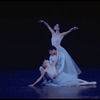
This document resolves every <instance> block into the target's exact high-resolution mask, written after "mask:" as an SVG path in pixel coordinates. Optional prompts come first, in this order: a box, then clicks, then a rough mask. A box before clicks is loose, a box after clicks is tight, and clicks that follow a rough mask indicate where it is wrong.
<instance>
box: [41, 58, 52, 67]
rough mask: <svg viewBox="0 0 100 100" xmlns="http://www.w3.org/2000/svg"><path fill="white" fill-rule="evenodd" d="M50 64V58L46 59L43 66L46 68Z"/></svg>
mask: <svg viewBox="0 0 100 100" xmlns="http://www.w3.org/2000/svg"><path fill="white" fill-rule="evenodd" d="M48 65H50V63H49V60H44V61H43V64H42V66H43V67H44V68H47V67H48Z"/></svg>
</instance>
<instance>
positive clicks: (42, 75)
mask: <svg viewBox="0 0 100 100" xmlns="http://www.w3.org/2000/svg"><path fill="white" fill-rule="evenodd" d="M45 73H46V71H45V70H44V72H43V73H42V74H41V76H40V77H39V78H38V79H37V80H36V81H35V82H34V83H33V84H31V85H29V86H34V85H36V84H37V83H38V82H39V81H40V80H41V79H42V78H43V77H44V75H45Z"/></svg>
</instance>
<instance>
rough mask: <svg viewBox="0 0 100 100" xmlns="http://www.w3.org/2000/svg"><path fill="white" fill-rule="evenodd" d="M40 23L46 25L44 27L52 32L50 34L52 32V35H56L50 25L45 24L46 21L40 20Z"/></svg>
mask: <svg viewBox="0 0 100 100" xmlns="http://www.w3.org/2000/svg"><path fill="white" fill-rule="evenodd" d="M38 22H40V23H44V25H45V26H46V27H47V28H48V29H49V30H50V32H51V33H52V34H54V33H55V32H54V30H53V29H52V28H51V27H50V25H49V24H48V23H47V22H45V21H44V20H39V21H38Z"/></svg>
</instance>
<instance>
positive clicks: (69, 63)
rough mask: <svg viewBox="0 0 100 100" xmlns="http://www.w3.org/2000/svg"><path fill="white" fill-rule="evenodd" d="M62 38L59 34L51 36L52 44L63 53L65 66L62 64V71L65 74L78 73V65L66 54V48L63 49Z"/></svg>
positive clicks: (79, 71)
mask: <svg viewBox="0 0 100 100" xmlns="http://www.w3.org/2000/svg"><path fill="white" fill-rule="evenodd" d="M61 41H62V38H61V37H60V36H57V37H52V38H51V43H52V45H54V46H56V47H57V48H58V50H59V51H60V52H62V53H64V55H65V66H64V70H63V71H64V72H66V73H67V74H73V75H79V74H80V73H82V72H81V70H80V69H79V67H78V65H77V64H76V63H75V61H74V60H73V58H72V57H71V56H70V55H69V54H68V52H67V50H65V49H64V48H63V47H62V46H61V45H60V43H61Z"/></svg>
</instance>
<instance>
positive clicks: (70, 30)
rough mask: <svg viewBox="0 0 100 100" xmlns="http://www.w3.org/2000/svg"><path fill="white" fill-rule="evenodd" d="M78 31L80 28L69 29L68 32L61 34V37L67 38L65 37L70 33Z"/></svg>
mask: <svg viewBox="0 0 100 100" xmlns="http://www.w3.org/2000/svg"><path fill="white" fill-rule="evenodd" d="M77 29H78V27H73V28H71V29H69V30H68V31H66V32H62V33H61V36H65V35H67V34H69V33H70V32H72V31H73V30H77Z"/></svg>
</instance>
